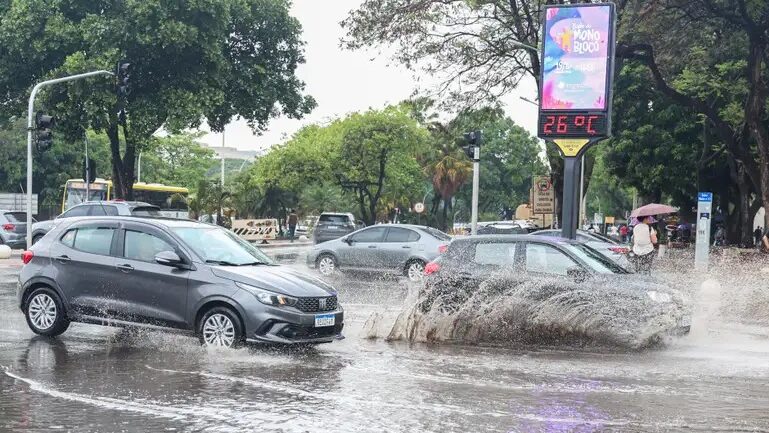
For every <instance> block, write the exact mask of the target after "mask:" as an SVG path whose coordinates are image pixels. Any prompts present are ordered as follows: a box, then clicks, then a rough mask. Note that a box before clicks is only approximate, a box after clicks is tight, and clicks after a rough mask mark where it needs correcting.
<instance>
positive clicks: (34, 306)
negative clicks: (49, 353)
mask: <svg viewBox="0 0 769 433" xmlns="http://www.w3.org/2000/svg"><path fill="white" fill-rule="evenodd" d="M24 316H25V317H26V319H27V325H28V326H29V329H31V330H32V332H34V333H35V334H38V335H45V336H46V337H55V336H57V335H60V334H61V333H63V332H64V331H66V330H67V328H69V319H68V318H67V314H66V312H65V311H64V306H63V305H62V302H61V299H60V298H59V295H58V294H57V293H56V292H55V291H53V289H51V288H48V287H40V288H38V289H35V290H34V291H33V292H32V293H31V294H30V295H29V298H27V302H26V303H25V304H24Z"/></svg>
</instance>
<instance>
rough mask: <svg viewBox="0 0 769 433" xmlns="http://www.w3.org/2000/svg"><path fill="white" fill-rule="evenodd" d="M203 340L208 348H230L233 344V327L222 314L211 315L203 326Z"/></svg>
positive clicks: (230, 321) (228, 319)
mask: <svg viewBox="0 0 769 433" xmlns="http://www.w3.org/2000/svg"><path fill="white" fill-rule="evenodd" d="M203 340H204V341H205V342H206V344H207V345H209V346H218V347H231V346H232V345H233V343H235V325H233V324H232V320H230V318H229V317H227V316H225V315H224V314H213V315H211V317H209V318H208V319H206V322H205V323H204V324H203Z"/></svg>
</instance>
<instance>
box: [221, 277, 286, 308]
mask: <svg viewBox="0 0 769 433" xmlns="http://www.w3.org/2000/svg"><path fill="white" fill-rule="evenodd" d="M235 284H236V285H237V286H238V287H240V288H241V289H243V290H247V291H249V292H251V293H253V295H254V296H256V299H258V300H259V302H261V303H262V304H266V305H288V306H293V305H296V301H297V299H296V298H292V297H291V296H286V295H283V294H280V293H275V292H270V291H269V290H264V289H260V288H258V287H254V286H251V285H248V284H245V283H238V282H236V283H235Z"/></svg>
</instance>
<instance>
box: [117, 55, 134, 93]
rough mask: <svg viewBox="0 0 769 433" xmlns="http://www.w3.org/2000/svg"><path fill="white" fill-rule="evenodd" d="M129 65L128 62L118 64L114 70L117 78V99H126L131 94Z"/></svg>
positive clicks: (130, 68)
mask: <svg viewBox="0 0 769 433" xmlns="http://www.w3.org/2000/svg"><path fill="white" fill-rule="evenodd" d="M132 69H133V68H132V67H131V64H130V63H128V62H124V61H121V62H118V64H117V68H116V70H115V76H116V77H117V95H118V97H119V98H127V97H128V95H130V94H131V70H132Z"/></svg>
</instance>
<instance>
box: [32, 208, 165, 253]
mask: <svg viewBox="0 0 769 433" xmlns="http://www.w3.org/2000/svg"><path fill="white" fill-rule="evenodd" d="M118 215H126V216H127V215H134V216H146V217H160V216H162V214H161V213H160V208H159V207H157V206H154V205H151V204H149V203H144V202H140V201H122V200H110V201H89V202H85V203H80V204H78V205H75V206H72V207H71V208H69V209H67V211H66V212H64V213H63V214H61V215H59V216H57V217H56V218H54V219H52V220H49V221H40V222H39V223H35V224H32V245H34V244H36V243H37V242H38V241H39V240H40V239H42V238H43V236H45V234H46V233H48V232H49V231H50V230H51V229H53V227H55V226H56V224H58V223H59V222H61V221H63V220H65V219H66V218H75V217H103V216H118Z"/></svg>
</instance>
